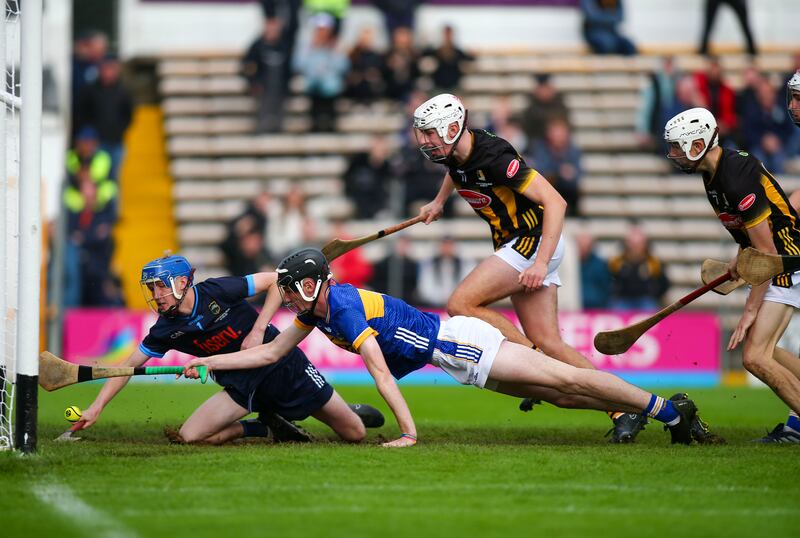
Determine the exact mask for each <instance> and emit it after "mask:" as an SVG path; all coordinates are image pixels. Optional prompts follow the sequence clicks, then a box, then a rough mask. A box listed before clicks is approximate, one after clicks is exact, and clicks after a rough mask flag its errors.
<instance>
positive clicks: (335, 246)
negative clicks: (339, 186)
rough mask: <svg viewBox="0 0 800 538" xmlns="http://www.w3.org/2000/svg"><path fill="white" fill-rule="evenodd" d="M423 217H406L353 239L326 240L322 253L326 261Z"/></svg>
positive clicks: (403, 228)
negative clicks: (403, 219)
mask: <svg viewBox="0 0 800 538" xmlns="http://www.w3.org/2000/svg"><path fill="white" fill-rule="evenodd" d="M424 220H425V219H424V217H422V216H421V215H420V216H416V217H414V218H413V219H408V220H406V221H403V222H401V223H400V224H395V225H394V226H389V227H388V228H384V229H383V230H380V231H378V232H375V233H374V234H370V235H365V236H364V237H357V238H355V239H338V238H337V239H333V240H331V241H328V242H327V243H326V244H325V246H324V247H322V253H323V254H324V255H325V258H326V259H327V260H328V261H331V260H334V259H336V258H338V257H339V256H341V255H342V254H344V253H345V252H350V251H351V250H353V249H354V248H358V247H360V246H361V245H365V244H367V243H370V242H372V241H375V240H376V239H380V238H381V237H386V236H387V235H391V234H393V233H395V232H399V231H400V230H405V229H406V228H408V227H409V226H412V225H414V224H417V223H418V222H422V221H424Z"/></svg>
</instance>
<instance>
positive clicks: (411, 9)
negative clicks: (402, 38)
mask: <svg viewBox="0 0 800 538" xmlns="http://www.w3.org/2000/svg"><path fill="white" fill-rule="evenodd" d="M421 3H422V0H372V4H373V5H374V6H375V7H376V8H378V9H379V10H380V12H381V13H383V23H384V26H385V27H386V35H387V36H389V37H390V38H391V36H393V35H394V31H395V30H397V29H398V28H408V29H410V30H414V13H415V11H416V10H417V6H419V5H420V4H421Z"/></svg>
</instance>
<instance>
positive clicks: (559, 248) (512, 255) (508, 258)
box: [494, 235, 564, 286]
mask: <svg viewBox="0 0 800 538" xmlns="http://www.w3.org/2000/svg"><path fill="white" fill-rule="evenodd" d="M521 239H523V238H520V237H518V238H516V239H512V240H511V241H509V242H508V243H506V244H504V245H503V246H501V247H500V248H498V249H497V250H496V251H495V252H494V255H495V256H497V257H498V258H500V259H501V260H503V261H504V262H506V263H507V264H508V265H510V266H511V267H513V268H514V269H516V270H517V271H519V272H520V273H521V272H523V271H524V270H525V269H527V268H528V267H530V266H531V265H533V262H535V261H536V255H537V254H538V253H539V246H538V245H537V247H536V251H535V252H534V253H533V255H532V256H531V257H530V258H526V257H525V256H523V255H522V254H520V253H519V252H517V251H516V250H514V248H513V247H514V245H515V244H516V243H517V241H520V240H521ZM563 259H564V236H563V235H562V236H561V238H559V240H558V245H556V250H555V251H554V252H553V257H552V258H550V263H549V264H547V276H546V277H545V278H544V282H542V285H543V286H549V285H550V284H553V285H555V286H560V285H561V278H559V276H558V266H559V265H561V260H563Z"/></svg>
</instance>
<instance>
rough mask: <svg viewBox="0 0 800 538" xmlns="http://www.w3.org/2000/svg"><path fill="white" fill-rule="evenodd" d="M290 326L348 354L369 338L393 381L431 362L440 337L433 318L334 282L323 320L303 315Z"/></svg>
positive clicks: (379, 295) (398, 302) (396, 301)
mask: <svg viewBox="0 0 800 538" xmlns="http://www.w3.org/2000/svg"><path fill="white" fill-rule="evenodd" d="M295 323H296V324H297V326H298V327H300V328H302V329H306V330H310V329H311V328H313V327H317V328H319V330H321V331H322V332H323V333H324V334H325V336H327V337H328V338H329V339H330V340H331V342H333V343H334V344H336V345H337V346H339V347H341V348H343V349H346V350H348V351H352V352H353V353H358V348H359V347H361V344H363V343H364V340H366V339H367V338H368V337H370V336H374V337H375V338H376V339H377V341H378V344H379V345H380V347H381V351H383V356H384V358H385V359H386V364H387V366H388V367H389V371H390V372H391V373H392V375H393V376H394V377H395V378H396V379H400V378H401V377H403V376H405V375H407V374H409V373H411V372H413V371H414V370H419V369H420V368H422V367H423V366H425V365H426V364H428V363H429V362H430V361H431V357H432V356H433V348H434V345H435V344H436V338H437V336H438V334H439V316H437V315H436V314H431V313H429V312H421V311H419V310H417V309H416V308H414V307H411V306H409V305H408V304H406V303H405V302H403V301H401V300H400V299H397V298H395V297H391V296H389V295H383V294H382V293H376V292H374V291H367V290H362V289H358V288H355V287H353V286H351V285H350V284H336V283H333V282H331V285H330V287H329V288H328V319H323V318H318V317H316V316H312V315H310V314H304V315H302V316H298V317H297V319H296V320H295Z"/></svg>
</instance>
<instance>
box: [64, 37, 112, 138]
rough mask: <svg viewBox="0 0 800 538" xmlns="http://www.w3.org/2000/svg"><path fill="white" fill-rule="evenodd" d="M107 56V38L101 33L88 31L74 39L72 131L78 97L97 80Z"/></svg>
mask: <svg viewBox="0 0 800 538" xmlns="http://www.w3.org/2000/svg"><path fill="white" fill-rule="evenodd" d="M106 54H108V37H106V35H105V34H104V33H103V32H99V31H97V30H89V31H86V32H82V33H81V34H79V35H78V37H77V39H75V43H74V45H73V49H72V97H71V99H72V108H71V110H72V118H73V122H72V124H73V131H72V134H75V133H76V132H77V131H78V128H79V126H78V124H77V123H76V122H75V121H74V118H77V116H78V96H79V95H80V93H81V90H82V89H83V87H84V86H87V85H89V84H92V83H93V82H94V81H96V80H97V77H98V74H99V72H100V62H101V61H102V60H103V58H105V57H106Z"/></svg>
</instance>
